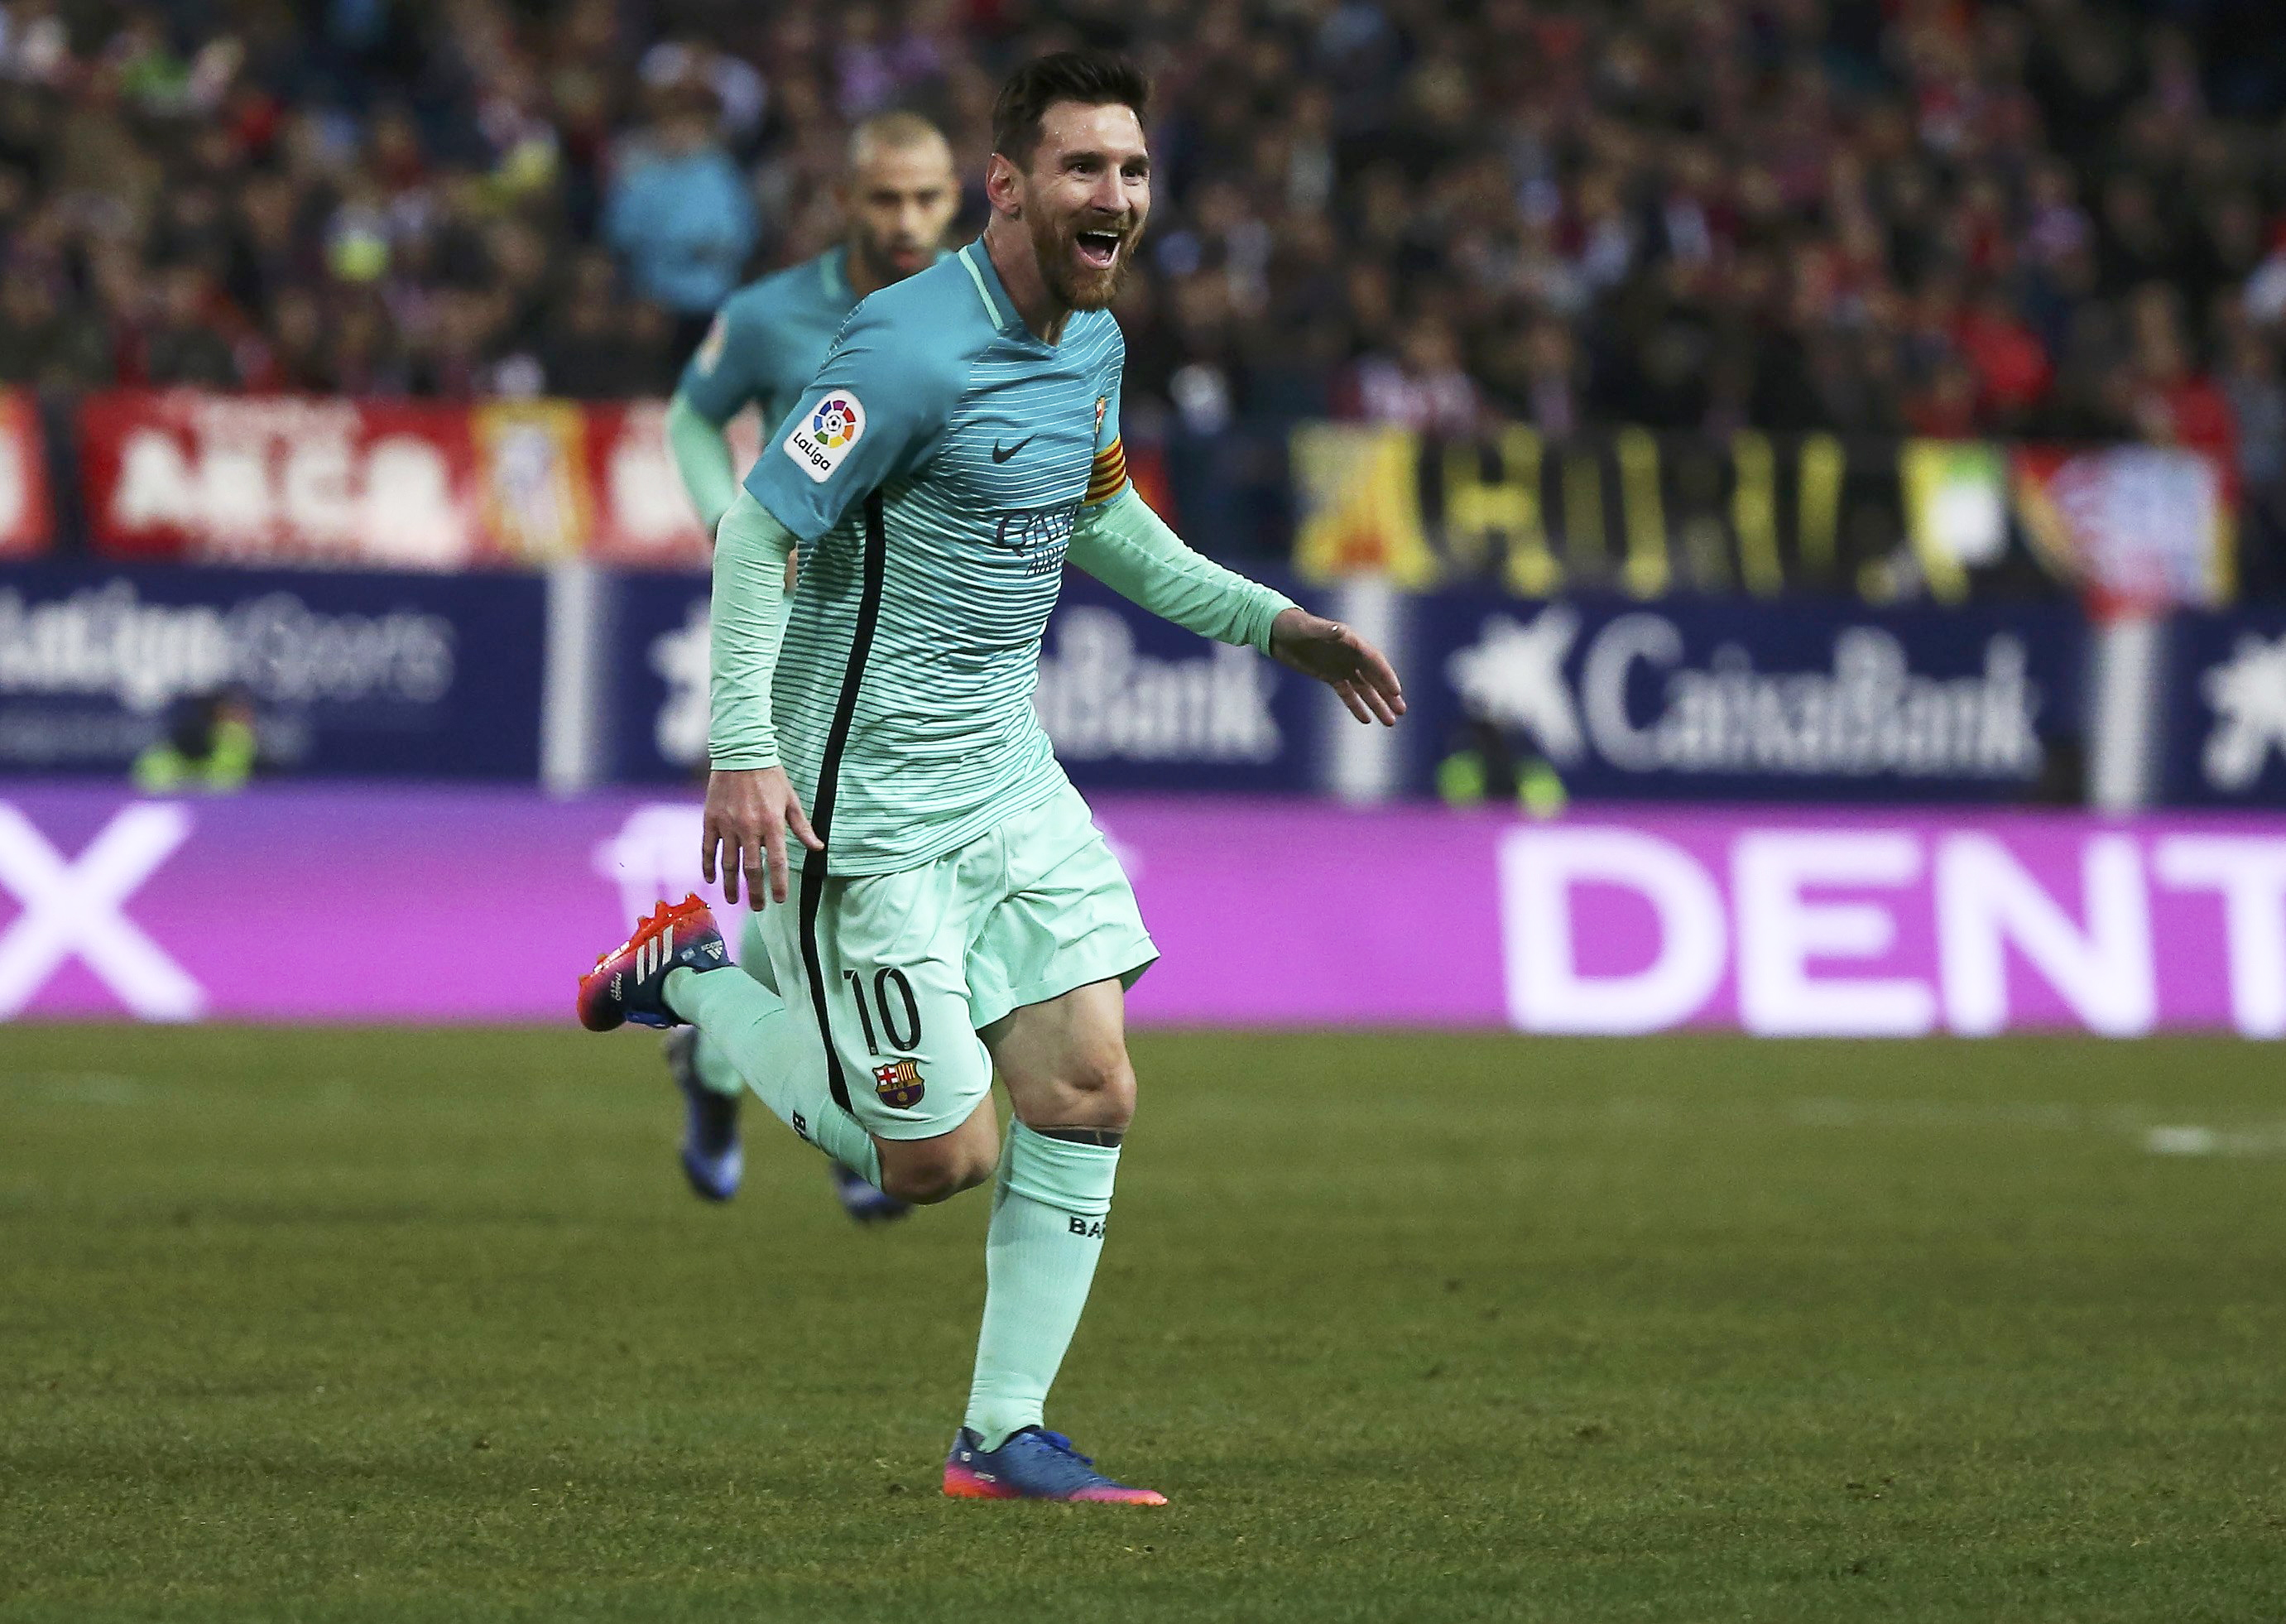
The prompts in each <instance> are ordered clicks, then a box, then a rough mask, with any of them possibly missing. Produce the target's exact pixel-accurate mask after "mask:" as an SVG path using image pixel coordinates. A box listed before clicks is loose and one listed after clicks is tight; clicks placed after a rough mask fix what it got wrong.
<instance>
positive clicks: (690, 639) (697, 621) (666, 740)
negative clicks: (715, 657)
mask: <svg viewBox="0 0 2286 1624" xmlns="http://www.w3.org/2000/svg"><path fill="white" fill-rule="evenodd" d="M707 624H708V622H707V605H706V600H705V599H704V598H699V599H695V600H694V601H693V602H692V603H691V605H690V613H689V615H688V616H687V617H686V618H685V619H684V620H683V623H682V625H681V626H678V627H675V628H674V630H673V631H671V632H662V633H660V634H659V635H658V636H657V637H654V638H652V639H651V644H650V668H651V669H652V670H653V671H655V672H657V673H658V675H659V678H660V680H661V681H663V682H666V700H665V701H664V702H663V703H662V704H661V705H660V706H659V707H658V717H657V719H656V720H655V721H653V722H652V723H651V738H652V741H653V742H654V743H655V744H656V745H658V753H659V755H660V757H661V759H663V760H665V761H672V762H673V763H674V765H676V766H677V767H691V766H695V765H697V764H698V760H699V758H700V757H702V756H704V755H705V754H706V722H707V716H706V668H707Z"/></svg>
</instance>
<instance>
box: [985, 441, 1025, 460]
mask: <svg viewBox="0 0 2286 1624" xmlns="http://www.w3.org/2000/svg"><path fill="white" fill-rule="evenodd" d="M1031 443H1032V437H1031V436H1030V435H1029V434H1028V435H1026V436H1025V437H1024V438H1022V439H1021V440H1018V441H1017V442H1016V443H1015V444H1014V445H1011V446H1009V447H1008V448H1007V449H1006V450H1005V451H1003V450H1002V449H1001V448H1000V442H999V441H997V440H995V441H993V442H992V460H993V461H995V462H1005V461H1007V460H1008V459H1009V458H1011V457H1013V456H1014V455H1015V454H1016V453H1018V452H1020V451H1021V450H1023V449H1024V447H1025V446H1027V445H1030V444H1031Z"/></svg>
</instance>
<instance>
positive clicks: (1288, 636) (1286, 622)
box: [1270, 609, 1405, 728]
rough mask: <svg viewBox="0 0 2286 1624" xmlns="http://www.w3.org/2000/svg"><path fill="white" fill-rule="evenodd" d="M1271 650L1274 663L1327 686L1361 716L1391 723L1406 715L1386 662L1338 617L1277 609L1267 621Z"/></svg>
mask: <svg viewBox="0 0 2286 1624" xmlns="http://www.w3.org/2000/svg"><path fill="white" fill-rule="evenodd" d="M1270 652H1271V654H1272V656H1273V658H1276V659H1277V661H1278V663H1279V664H1281V665H1282V666H1292V667H1293V668H1294V669H1295V670H1297V671H1298V672H1300V673H1301V674H1303V675H1304V676H1310V677H1315V678H1317V679H1318V681H1320V682H1323V683H1325V684H1326V685H1327V686H1328V687H1330V688H1331V689H1332V690H1334V691H1335V692H1336V693H1337V694H1339V695H1340V696H1341V697H1342V703H1343V704H1344V705H1346V706H1349V707H1350V714H1351V715H1352V716H1354V717H1356V718H1357V719H1358V720H1359V721H1365V722H1373V721H1378V722H1379V723H1381V725H1382V726H1383V727H1384V728H1393V727H1395V726H1396V725H1397V719H1398V718H1399V716H1402V715H1404V714H1405V690H1404V688H1403V687H1402V686H1401V685H1400V684H1399V682H1398V680H1397V673H1396V672H1395V671H1394V670H1392V669H1391V667H1390V664H1389V661H1388V660H1387V659H1385V658H1383V656H1382V652H1381V650H1379V649H1376V648H1375V647H1374V646H1373V644H1371V643H1368V642H1367V641H1366V640H1365V639H1364V638H1362V637H1360V636H1359V635H1357V634H1356V633H1355V632H1353V631H1352V630H1350V628H1349V627H1346V626H1344V625H1342V624H1341V623H1340V622H1339V621H1337V620H1328V619H1325V618H1324V617H1322V616H1320V615H1313V614H1312V613H1311V612H1310V611H1308V610H1306V609H1288V610H1282V611H1280V613H1279V616H1278V618H1277V619H1275V620H1273V621H1272V622H1271V623H1270Z"/></svg>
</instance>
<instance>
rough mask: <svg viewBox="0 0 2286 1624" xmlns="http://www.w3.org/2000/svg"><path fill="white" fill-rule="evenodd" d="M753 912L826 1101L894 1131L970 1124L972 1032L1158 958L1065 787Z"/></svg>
mask: <svg viewBox="0 0 2286 1624" xmlns="http://www.w3.org/2000/svg"><path fill="white" fill-rule="evenodd" d="M793 850H794V852H799V851H800V847H794V848H793ZM789 855H790V856H791V855H792V853H790V854H789ZM796 866H797V868H799V866H800V865H799V864H798V863H797V865H796ZM753 918H754V920H755V923H753V924H751V925H750V926H748V929H747V933H746V941H747V953H748V956H751V955H752V951H753V946H754V945H755V943H756V942H757V940H759V942H760V945H761V947H762V949H763V950H764V951H765V952H766V953H767V954H768V955H769V965H768V966H767V971H766V973H763V972H764V971H765V966H760V965H756V966H750V971H751V972H753V973H757V974H756V979H757V980H759V981H762V982H763V983H764V984H765V985H769V986H772V987H774V988H775V989H776V990H777V992H778V995H779V996H780V997H783V998H784V999H785V1001H786V1004H787V1006H788V1007H789V1008H790V1009H792V1011H793V1012H794V1013H795V1014H796V1015H797V1017H800V1018H803V1019H807V1020H809V1021H815V1022H816V1023H817V1024H818V1025H819V1026H821V1027H822V1028H823V1029H824V1035H825V1052H826V1055H827V1057H828V1060H827V1064H828V1066H829V1068H831V1069H832V1076H831V1078H830V1079H829V1080H830V1082H831V1083H832V1092H833V1097H834V1100H835V1101H836V1102H837V1103H838V1104H840V1105H842V1106H844V1107H845V1108H847V1109H848V1111H849V1112H850V1113H851V1114H852V1115H853V1116H855V1117H856V1118H857V1120H858V1122H859V1123H861V1124H863V1127H864V1128H865V1130H866V1131H868V1132H870V1133H875V1134H878V1135H879V1136H880V1137H881V1138H883V1139H934V1138H935V1137H936V1136H937V1135H938V1134H940V1133H950V1132H951V1131H953V1130H954V1129H955V1128H958V1126H960V1124H961V1123H964V1122H966V1121H967V1120H968V1116H969V1114H970V1113H971V1112H973V1111H974V1110H975V1108H976V1106H977V1103H978V1101H980V1100H982V1099H983V1098H984V1096H985V1095H986V1094H987V1093H988V1092H990V1090H991V1087H992V1058H991V1056H990V1055H989V1054H988V1053H987V1052H985V1048H984V1045H983V1043H982V1041H981V1039H979V1038H978V1037H977V1036H976V1034H977V1033H978V1031H979V1030H981V1029H983V1028H985V1027H988V1026H990V1025H991V1024H992V1023H993V1022H994V1021H997V1020H999V1019H1000V1018H1001V1017H1002V1016H1004V1015H1005V1014H1007V1013H1010V1012H1011V1011H1013V1010H1017V1009H1021V1008H1022V1007H1023V1006H1024V1005H1028V1004H1041V1003H1044V1002H1046V1001H1047V1000H1048V999H1050V998H1052V997H1060V995H1062V994H1064V993H1067V992H1069V991H1071V990H1072V989H1074V988H1075V987H1084V986H1086V985H1087V984H1088V983H1089V982H1091V981H1109V980H1111V979H1112V978H1113V977H1117V978H1118V979H1119V980H1120V981H1122V982H1123V983H1124V984H1126V985H1127V986H1130V987H1131V986H1133V985H1134V984H1135V981H1136V979H1137V978H1138V977H1139V976H1140V975H1141V974H1143V972H1144V971H1146V970H1147V969H1149V968H1150V967H1151V965H1152V963H1153V961H1154V960H1155V959H1156V958H1158V957H1159V950H1158V949H1157V947H1155V945H1153V943H1152V941H1151V934H1150V933H1149V932H1148V931H1147V930H1145V929H1144V928H1143V915H1142V913H1141V911H1139V909H1138V908H1137V907H1136V905H1135V893H1134V891H1133V889H1132V888H1131V887H1129V885H1128V883H1127V876H1126V875H1125V874H1124V873H1123V872H1122V871H1120V867H1119V862H1118V859H1116V858H1115V857H1114V856H1113V855H1111V848H1110V847H1108V846H1107V845H1105V844H1104V840H1103V835H1102V833H1101V832H1100V831H1099V830H1098V829H1097V828H1096V826H1095V824H1094V823H1093V822H1092V820H1091V819H1090V818H1089V816H1088V810H1087V803H1086V802H1085V801H1084V800H1081V799H1080V794H1079V792H1078V791H1077V790H1075V789H1073V788H1072V787H1071V786H1070V785H1069V784H1066V785H1064V786H1063V787H1062V788H1061V789H1060V790H1059V791H1058V792H1056V793H1055V795H1054V796H1052V798H1050V799H1049V800H1046V801H1044V802H1043V803H1042V804H1041V805H1039V806H1037V807H1035V808H1032V809H1031V810H1030V811H1029V812H1020V813H1018V814H1016V815H1015V816H1013V817H1010V818H1007V819H1005V821H1003V822H1001V823H999V824H996V825H994V826H993V827H992V828H991V829H990V830H989V831H987V832H985V833H983V834H982V835H980V836H979V837H977V838H976V839H975V840H972V841H970V842H969V843H968V844H967V845H966V846H963V847H960V848H959V849H958V850H956V851H951V852H948V853H946V854H945V855H943V856H942V857H939V858H937V859H936V860H935V861H934V862H931V863H923V864H921V865H920V866H919V867H918V868H910V869H900V870H898V871H896V872H895V873H893V874H864V875H855V876H850V877H846V878H844V877H833V876H828V877H826V878H824V879H823V880H822V881H820V880H812V881H811V882H810V883H808V884H801V883H800V879H797V885H796V888H795V890H794V892H793V894H792V895H791V896H789V898H788V899H787V902H786V903H785V905H784V906H783V907H776V906H773V907H769V908H765V909H763V910H762V911H761V913H759V914H757V915H755V916H753Z"/></svg>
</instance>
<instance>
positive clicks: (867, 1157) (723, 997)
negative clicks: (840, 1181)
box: [666, 966, 881, 1186]
mask: <svg viewBox="0 0 2286 1624" xmlns="http://www.w3.org/2000/svg"><path fill="white" fill-rule="evenodd" d="M666 1001H667V1003H668V1004H669V1005H673V1007H674V1013H676V1014H678V1015H680V1016H682V1018H683V1019H684V1020H685V1021H689V1022H690V1024H691V1025H693V1026H695V1027H697V1028H698V1029H699V1032H700V1034H701V1041H702V1043H704V1042H706V1041H707V1040H711V1041H712V1042H713V1045H714V1046H715V1049H716V1052H718V1053H719V1054H721V1055H722V1056H724V1057H725V1058H727V1059H728V1060H729V1063H730V1065H731V1066H732V1067H733V1068H735V1069H736V1070H737V1074H738V1075H739V1076H743V1077H744V1078H745V1080H746V1085H747V1086H748V1087H749V1088H751V1089H753V1091H754V1092H755V1094H756V1095H757V1096H759V1097H760V1098H761V1102H762V1103H763V1104H764V1105H766V1106H768V1107H769V1108H770V1111H771V1113H772V1114H773V1115H775V1116H776V1117H777V1119H778V1120H779V1121H780V1122H782V1123H785V1125H786V1126H787V1127H789V1128H792V1130H793V1131H795V1132H796V1133H799V1134H800V1135H801V1137H802V1138H803V1139H808V1141H809V1142H810V1143H811V1144H813V1145H815V1146H816V1147H818V1148H819V1149H820V1150H822V1151H824V1153H825V1154H826V1155H829V1156H832V1158H833V1159H834V1160H835V1161H837V1162H839V1163H841V1165H842V1166H844V1167H846V1168H847V1169H848V1170H849V1171H851V1172H853V1173H855V1174H856V1175H857V1176H858V1177H859V1178H861V1179H864V1180H865V1182H866V1183H868V1184H871V1185H874V1186H879V1184H880V1182H881V1153H880V1152H879V1150H877V1149H876V1148H875V1147H874V1145H873V1137H872V1135H871V1134H869V1133H867V1132H866V1131H865V1130H864V1129H863V1128H862V1127H860V1126H858V1124H857V1119H856V1118H855V1117H854V1116H850V1115H849V1113H848V1112H847V1111H845V1110H842V1109H841V1108H840V1107H838V1106H836V1105H835V1104H834V1103H833V1097H832V1093H830V1092H828V1089H827V1085H826V1070H825V1057H824V1054H823V1053H822V1052H820V1050H819V1049H818V1046H817V1042H816V1037H815V1035H814V1034H812V1033H811V1032H810V1030H809V1029H808V1027H807V1026H806V1024H805V1023H804V1022H802V1021H796V1020H795V1019H794V1018H793V1016H792V1013H790V1012H788V1010H787V1009H786V1006H785V1003H784V1000H783V999H781V998H780V997H778V995H777V994H776V993H774V992H772V991H771V990H770V989H769V988H767V987H765V986H763V985H762V984H761V982H759V981H755V980H754V979H753V977H752V976H749V975H748V974H745V972H744V971H743V970H739V969H737V967H735V966H732V967H729V968H726V969H721V970H709V971H707V972H706V974H699V973H698V971H696V970H674V971H670V972H669V973H668V974H667V978H666Z"/></svg>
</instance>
